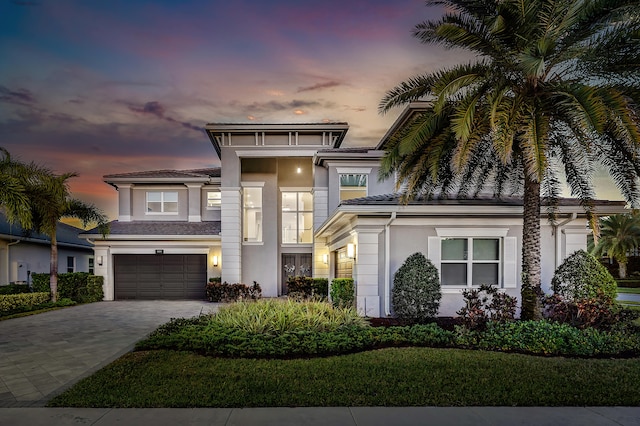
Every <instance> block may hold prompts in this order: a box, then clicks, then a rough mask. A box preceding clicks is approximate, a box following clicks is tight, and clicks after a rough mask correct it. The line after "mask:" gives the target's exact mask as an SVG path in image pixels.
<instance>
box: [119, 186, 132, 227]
mask: <svg viewBox="0 0 640 426" xmlns="http://www.w3.org/2000/svg"><path fill="white" fill-rule="evenodd" d="M132 186H133V185H131V184H128V183H123V184H120V185H118V220H119V221H120V222H131V215H132V212H131V187H132Z"/></svg>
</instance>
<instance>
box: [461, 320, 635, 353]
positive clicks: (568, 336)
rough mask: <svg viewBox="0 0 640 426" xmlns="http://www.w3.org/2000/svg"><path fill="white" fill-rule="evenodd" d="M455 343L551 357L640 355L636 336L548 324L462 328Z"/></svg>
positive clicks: (529, 323) (543, 322) (554, 323)
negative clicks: (476, 328)
mask: <svg viewBox="0 0 640 426" xmlns="http://www.w3.org/2000/svg"><path fill="white" fill-rule="evenodd" d="M456 343H457V345H458V346H460V347H467V348H473V349H482V350H492V351H504V352H521V353H526V354H532V355H548V356H573V357H575V356H578V357H594V356H596V357H609V356H617V357H620V356H623V357H626V356H637V355H638V354H639V353H640V335H639V334H637V333H622V332H608V331H601V330H597V329H594V328H587V329H584V330H580V329H577V328H575V327H571V326H570V325H568V324H560V323H557V322H549V321H513V322H506V323H494V322H490V323H488V324H487V327H486V329H485V330H484V331H471V330H468V329H466V328H463V327H459V328H458V336H457V342H456Z"/></svg>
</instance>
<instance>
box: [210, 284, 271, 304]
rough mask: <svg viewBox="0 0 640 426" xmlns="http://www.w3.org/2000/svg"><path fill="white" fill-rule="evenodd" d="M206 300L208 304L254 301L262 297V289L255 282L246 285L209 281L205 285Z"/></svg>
mask: <svg viewBox="0 0 640 426" xmlns="http://www.w3.org/2000/svg"><path fill="white" fill-rule="evenodd" d="M206 293H207V298H208V299H209V301H210V302H223V303H227V302H235V301H238V300H256V299H259V298H261V297H262V288H260V284H258V283H257V282H255V281H254V282H253V285H251V286H248V285H246V284H239V283H236V284H228V283H226V282H224V283H221V282H220V281H210V282H208V283H207V285H206Z"/></svg>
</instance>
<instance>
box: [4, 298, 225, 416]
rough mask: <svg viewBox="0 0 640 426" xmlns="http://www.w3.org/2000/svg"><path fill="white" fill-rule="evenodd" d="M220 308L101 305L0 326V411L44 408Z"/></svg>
mask: <svg viewBox="0 0 640 426" xmlns="http://www.w3.org/2000/svg"><path fill="white" fill-rule="evenodd" d="M217 307H218V305H217V304H214V303H209V302H204V301H193V300H187V301H163V300H153V301H122V302H99V303H89V304H86V305H80V306H73V307H70V308H65V309H60V310H56V311H50V312H44V313H42V314H38V315H31V316H26V317H21V318H14V319H9V320H4V321H0V407H31V406H41V407H42V406H44V405H45V403H46V402H47V401H48V400H49V399H50V398H51V397H52V396H54V395H56V394H58V393H60V392H61V391H62V390H64V389H66V388H68V387H69V386H71V385H72V384H73V383H75V382H77V381H78V380H79V379H81V378H83V377H86V376H88V375H90V374H92V373H93V372H95V371H96V370H98V369H99V368H101V367H103V366H105V365H107V364H108V363H110V362H112V361H114V360H116V359H117V358H118V357H120V356H122V355H124V354H125V353H126V352H128V351H130V350H131V349H133V346H134V344H135V343H136V342H137V341H138V340H140V339H142V338H143V337H145V336H146V335H147V334H148V333H150V332H151V331H153V330H154V329H156V328H157V327H158V325H160V324H163V323H165V322H167V321H169V320H170V319H171V318H179V317H192V316H196V315H198V314H200V313H201V312H203V313H206V312H209V311H212V310H215V309H217ZM3 424H6V423H3V422H2V421H1V420H0V425H3Z"/></svg>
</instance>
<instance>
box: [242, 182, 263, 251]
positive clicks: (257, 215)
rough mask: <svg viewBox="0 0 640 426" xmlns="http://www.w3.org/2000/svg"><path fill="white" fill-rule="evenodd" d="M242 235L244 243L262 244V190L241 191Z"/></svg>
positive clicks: (252, 188)
mask: <svg viewBox="0 0 640 426" xmlns="http://www.w3.org/2000/svg"><path fill="white" fill-rule="evenodd" d="M242 210H243V214H242V234H243V240H244V241H245V242H262V188H260V187H245V188H243V189H242Z"/></svg>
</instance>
